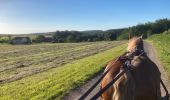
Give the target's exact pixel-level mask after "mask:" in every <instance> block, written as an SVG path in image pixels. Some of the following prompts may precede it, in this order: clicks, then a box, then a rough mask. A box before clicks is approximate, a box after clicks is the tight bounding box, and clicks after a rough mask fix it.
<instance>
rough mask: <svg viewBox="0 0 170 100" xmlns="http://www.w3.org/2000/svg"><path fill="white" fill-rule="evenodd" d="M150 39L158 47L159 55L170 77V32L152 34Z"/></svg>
mask: <svg viewBox="0 0 170 100" xmlns="http://www.w3.org/2000/svg"><path fill="white" fill-rule="evenodd" d="M148 40H149V41H150V42H151V43H152V44H153V45H154V46H155V47H156V49H157V51H158V56H159V58H160V60H161V62H162V64H163V66H164V68H165V70H166V71H167V73H168V75H169V78H170V34H169V35H168V34H158V35H152V36H151V37H150V38H149V39H148Z"/></svg>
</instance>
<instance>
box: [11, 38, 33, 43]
mask: <svg viewBox="0 0 170 100" xmlns="http://www.w3.org/2000/svg"><path fill="white" fill-rule="evenodd" d="M10 43H11V44H31V43H32V41H31V39H30V38H29V37H14V38H13V39H12V40H11V42H10Z"/></svg>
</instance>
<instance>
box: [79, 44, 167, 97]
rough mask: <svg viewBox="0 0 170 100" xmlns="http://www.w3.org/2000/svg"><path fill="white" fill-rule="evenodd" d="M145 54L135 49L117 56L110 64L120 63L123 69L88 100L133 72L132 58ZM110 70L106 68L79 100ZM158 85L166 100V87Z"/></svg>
mask: <svg viewBox="0 0 170 100" xmlns="http://www.w3.org/2000/svg"><path fill="white" fill-rule="evenodd" d="M145 55H146V53H145V52H144V50H142V49H139V48H138V47H136V48H135V49H134V50H133V51H131V52H125V53H123V55H121V56H119V57H118V58H117V59H116V60H115V61H114V62H113V63H112V64H111V66H112V65H113V64H115V62H117V61H120V62H121V63H122V67H121V69H123V70H122V71H121V72H119V73H118V74H117V75H116V77H114V79H113V80H112V81H111V82H109V83H108V84H107V85H106V86H105V87H104V88H101V89H100V91H98V92H97V93H96V94H95V95H94V96H93V97H92V98H90V100H96V99H97V98H99V97H100V96H101V95H102V94H103V93H104V92H105V91H106V90H107V89H109V88H110V87H111V86H112V85H113V84H114V83H115V82H116V81H117V80H118V79H119V78H120V77H121V76H122V75H124V74H128V73H129V72H131V71H132V70H134V67H133V65H132V64H131V61H132V60H133V58H134V56H138V57H140V56H145ZM111 69H112V67H110V68H108V70H107V71H105V72H104V73H103V75H102V76H101V77H100V78H99V79H98V81H97V82H96V83H95V84H94V85H93V86H92V87H91V88H90V89H88V90H87V91H86V92H85V94H83V95H82V96H81V97H80V98H79V100H84V99H85V98H86V97H87V96H88V95H89V94H90V93H91V91H92V90H93V89H94V88H95V87H96V86H97V85H98V84H99V83H100V82H101V80H102V79H103V78H104V77H105V76H106V74H107V73H108V72H109V71H110V70H111ZM160 83H161V84H162V86H163V88H164V90H165V92H166V98H169V93H168V90H167V88H166V86H165V85H164V83H163V81H162V80H160ZM165 100H169V99H165Z"/></svg>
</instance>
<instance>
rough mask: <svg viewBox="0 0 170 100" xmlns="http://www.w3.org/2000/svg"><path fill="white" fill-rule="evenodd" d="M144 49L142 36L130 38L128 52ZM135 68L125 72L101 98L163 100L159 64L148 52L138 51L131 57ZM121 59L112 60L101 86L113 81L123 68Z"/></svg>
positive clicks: (111, 99) (103, 99) (107, 99)
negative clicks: (153, 60)
mask: <svg viewBox="0 0 170 100" xmlns="http://www.w3.org/2000/svg"><path fill="white" fill-rule="evenodd" d="M137 50H138V51H144V45H143V40H142V37H133V38H131V39H130V40H129V43H128V47H127V53H125V55H124V56H128V55H130V54H131V53H132V52H134V51H137ZM130 63H131V65H132V68H133V70H129V71H127V72H126V73H124V74H123V75H122V76H121V77H120V78H119V79H118V80H117V81H116V82H115V83H114V84H113V85H112V86H111V87H110V88H109V89H107V90H106V91H105V92H104V93H103V94H102V95H101V100H161V91H160V79H161V77H160V76H161V73H160V71H159V69H158V67H157V65H156V64H155V63H154V62H152V61H151V60H150V59H149V57H148V56H147V54H146V53H143V54H141V53H140V52H138V53H136V54H135V55H134V56H133V57H132V58H131V62H130ZM122 66H123V63H122V62H121V61H120V60H117V58H116V59H113V60H111V61H110V62H109V63H108V64H107V66H106V68H105V72H106V71H107V70H108V69H109V68H110V71H109V72H108V73H107V74H106V76H105V77H104V78H103V79H102V81H101V88H104V87H105V86H106V85H107V84H108V83H109V82H111V81H112V80H113V79H114V78H115V77H116V75H117V74H119V73H120V72H121V71H122V70H123V68H122Z"/></svg>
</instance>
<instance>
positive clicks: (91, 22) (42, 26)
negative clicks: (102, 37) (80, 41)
mask: <svg viewBox="0 0 170 100" xmlns="http://www.w3.org/2000/svg"><path fill="white" fill-rule="evenodd" d="M169 5H170V0H0V33H1V34H21V33H36V32H49V31H56V30H80V31H82V30H107V29H115V28H123V27H128V26H132V25H136V24H139V23H144V22H148V21H154V20H156V19H160V18H170V6H169Z"/></svg>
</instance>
